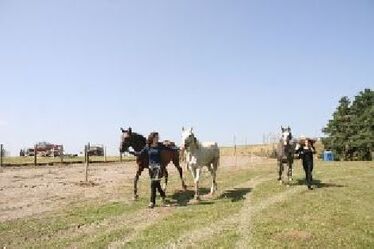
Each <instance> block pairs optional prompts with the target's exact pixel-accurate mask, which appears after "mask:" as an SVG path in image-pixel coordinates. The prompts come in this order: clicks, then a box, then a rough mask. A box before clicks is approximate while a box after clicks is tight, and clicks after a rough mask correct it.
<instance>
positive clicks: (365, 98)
mask: <svg viewBox="0 0 374 249" xmlns="http://www.w3.org/2000/svg"><path fill="white" fill-rule="evenodd" d="M322 131H323V132H324V133H325V134H326V135H327V137H326V138H324V139H323V140H322V142H323V144H324V145H325V148H329V149H331V150H332V151H334V152H335V154H336V156H337V157H338V158H340V159H344V160H353V159H358V160H371V157H372V156H371V152H372V151H373V145H374V132H373V131H374V92H373V91H371V90H370V89H365V90H364V91H361V92H360V93H359V95H357V96H356V97H355V99H354V101H353V102H352V104H351V103H350V100H349V98H348V97H343V98H341V99H340V101H339V106H338V107H337V109H336V111H335V112H334V113H333V117H332V119H331V120H329V122H328V123H327V125H326V127H325V128H324V129H323V130H322Z"/></svg>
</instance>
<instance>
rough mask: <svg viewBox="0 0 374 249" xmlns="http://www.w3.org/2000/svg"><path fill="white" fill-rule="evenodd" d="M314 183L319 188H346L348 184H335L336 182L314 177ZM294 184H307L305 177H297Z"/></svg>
mask: <svg viewBox="0 0 374 249" xmlns="http://www.w3.org/2000/svg"><path fill="white" fill-rule="evenodd" d="M312 184H313V185H315V186H316V187H317V188H344V187H346V185H341V184H335V183H325V182H322V181H321V180H317V179H313V181H312ZM292 185H306V181H305V179H297V181H296V182H295V183H294V184H292Z"/></svg>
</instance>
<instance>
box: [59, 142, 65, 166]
mask: <svg viewBox="0 0 374 249" xmlns="http://www.w3.org/2000/svg"><path fill="white" fill-rule="evenodd" d="M60 159H61V164H63V163H64V147H63V146H61V148H60Z"/></svg>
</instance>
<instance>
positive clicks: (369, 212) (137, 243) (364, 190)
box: [0, 161, 374, 248]
mask: <svg viewBox="0 0 374 249" xmlns="http://www.w3.org/2000/svg"><path fill="white" fill-rule="evenodd" d="M294 176H295V179H294V181H293V183H291V185H290V186H286V185H279V183H278V182H277V181H276V180H275V179H276V167H275V161H267V162H264V163H260V164H256V165H245V166H241V167H232V166H231V167H229V166H227V167H221V169H220V171H219V174H218V186H219V192H218V193H217V195H216V196H215V197H214V198H204V199H203V201H202V202H201V203H200V204H198V205H189V204H188V201H189V200H190V199H191V198H192V195H193V192H192V191H191V189H192V187H191V184H190V187H189V189H190V190H189V191H187V192H181V191H179V189H180V182H179V180H178V179H177V177H176V175H175V174H173V175H172V176H171V179H170V185H169V188H168V189H169V191H168V193H169V195H168V199H169V200H170V202H171V204H172V205H171V207H157V208H155V209H153V210H149V209H147V208H145V207H146V205H147V204H148V195H149V192H148V184H149V183H148V179H147V177H142V178H141V181H140V190H139V191H140V193H141V196H142V197H141V199H140V200H139V201H137V202H130V201H110V202H105V201H100V200H97V201H91V202H85V204H84V205H78V204H76V205H72V206H67V207H61V209H60V210H58V211H56V212H54V213H48V214H44V215H39V216H37V217H30V218H23V219H17V220H9V221H5V222H3V223H1V224H0V246H5V247H6V248H373V247H374V229H373V228H374V217H373V210H374V209H373V207H374V196H373V188H374V163H373V162H334V163H325V162H321V161H316V165H315V170H314V179H315V184H316V188H315V190H313V191H308V190H307V188H306V187H305V186H304V185H303V184H304V178H303V172H302V171H301V167H300V163H299V162H297V163H296V165H295V170H294ZM209 180H210V179H209V175H208V174H207V173H206V172H204V176H203V182H202V184H201V186H202V187H203V189H202V191H203V192H204V193H207V192H208V189H207V188H208V187H209ZM187 182H188V183H191V179H190V177H189V174H188V178H187ZM123 193H124V195H125V196H126V197H127V199H130V198H131V189H129V188H128V187H126V189H123Z"/></svg>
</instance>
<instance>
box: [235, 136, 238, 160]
mask: <svg viewBox="0 0 374 249" xmlns="http://www.w3.org/2000/svg"><path fill="white" fill-rule="evenodd" d="M234 156H235V166H237V164H238V157H237V153H236V136H235V135H234Z"/></svg>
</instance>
